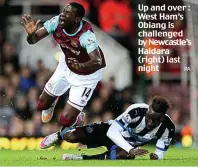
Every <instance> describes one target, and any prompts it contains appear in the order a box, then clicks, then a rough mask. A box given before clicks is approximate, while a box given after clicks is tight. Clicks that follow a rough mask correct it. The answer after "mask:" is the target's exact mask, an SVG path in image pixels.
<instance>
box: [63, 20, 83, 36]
mask: <svg viewBox="0 0 198 167" xmlns="http://www.w3.org/2000/svg"><path fill="white" fill-rule="evenodd" d="M82 26H83V22H82V21H81V22H80V26H79V28H78V30H77V31H76V32H75V33H73V34H68V33H67V32H66V31H65V30H64V29H63V32H64V33H65V34H66V35H68V36H70V37H73V36H75V35H76V34H77V33H78V32H79V31H80V30H81V28H82Z"/></svg>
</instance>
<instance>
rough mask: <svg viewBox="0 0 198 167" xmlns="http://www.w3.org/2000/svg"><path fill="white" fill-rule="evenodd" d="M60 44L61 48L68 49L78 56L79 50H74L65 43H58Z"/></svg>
mask: <svg viewBox="0 0 198 167" xmlns="http://www.w3.org/2000/svg"><path fill="white" fill-rule="evenodd" d="M60 46H61V47H62V48H65V49H68V50H69V51H70V52H71V53H73V54H74V55H76V56H78V55H79V54H80V51H77V50H74V49H72V48H71V47H69V46H67V45H65V44H60Z"/></svg>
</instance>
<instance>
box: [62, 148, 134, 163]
mask: <svg viewBox="0 0 198 167" xmlns="http://www.w3.org/2000/svg"><path fill="white" fill-rule="evenodd" d="M128 159H135V157H131V156H130V154H129V153H127V152H126V151H124V150H123V149H121V148H119V147H116V148H113V149H112V150H109V151H106V152H104V153H101V154H96V155H77V154H63V155H62V160H128Z"/></svg>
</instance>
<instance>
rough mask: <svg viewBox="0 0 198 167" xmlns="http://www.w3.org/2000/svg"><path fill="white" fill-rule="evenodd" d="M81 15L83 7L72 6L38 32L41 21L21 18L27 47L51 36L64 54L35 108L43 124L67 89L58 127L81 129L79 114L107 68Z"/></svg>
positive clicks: (88, 25)
mask: <svg viewBox="0 0 198 167" xmlns="http://www.w3.org/2000/svg"><path fill="white" fill-rule="evenodd" d="M84 15H85V9H84V7H83V6H82V5H81V4H79V3H76V2H72V3H69V4H68V5H66V6H65V7H64V10H63V12H62V13H61V14H60V15H58V16H55V17H53V18H52V19H50V20H48V21H46V22H45V23H44V26H43V27H41V28H40V29H39V28H38V27H39V26H38V25H39V23H40V20H38V21H34V20H33V19H32V18H31V16H29V15H24V16H23V17H22V22H21V23H22V25H23V26H24V28H25V30H26V32H27V34H28V36H27V42H28V43H29V44H35V43H37V42H38V41H40V40H41V39H43V38H45V37H46V36H48V35H49V34H52V35H53V37H54V39H55V40H56V42H57V43H58V44H59V45H60V48H61V49H62V51H63V54H62V56H61V57H60V59H59V64H58V66H57V68H56V71H55V72H54V74H53V75H52V77H51V78H50V79H49V81H48V82H47V83H46V85H45V88H44V91H43V92H42V94H41V95H40V97H39V100H38V107H37V108H38V110H40V111H42V121H43V122H44V123H47V122H49V121H50V120H51V119H52V116H53V112H54V108H55V105H56V103H57V101H58V99H59V96H61V95H63V94H64V93H65V92H66V91H67V90H68V89H69V88H70V92H69V99H68V101H67V103H66V105H65V107H64V110H63V112H62V113H61V114H60V118H59V123H60V125H62V126H63V127H70V126H76V125H81V124H82V122H83V121H84V116H85V115H84V112H82V110H83V108H84V107H85V106H86V104H87V102H88V101H89V99H90V98H91V96H92V94H93V91H94V89H95V87H96V85H97V83H98V82H99V81H100V80H101V79H102V71H103V68H104V67H105V66H106V64H105V59H104V55H103V52H102V50H101V49H100V47H99V46H98V44H97V41H96V37H95V35H94V32H93V30H92V27H91V25H90V24H89V23H88V22H87V21H85V20H83V17H84ZM45 142H48V140H47V138H45V139H44V140H43V141H42V142H41V145H40V146H41V148H46V144H45Z"/></svg>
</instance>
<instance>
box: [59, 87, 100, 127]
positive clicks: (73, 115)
mask: <svg viewBox="0 0 198 167" xmlns="http://www.w3.org/2000/svg"><path fill="white" fill-rule="evenodd" d="M90 87H91V88H87V87H83V86H72V87H71V89H70V92H69V100H68V102H67V104H66V105H65V108H64V110H63V112H62V113H61V114H60V118H59V121H60V124H61V125H62V126H64V127H69V126H79V125H80V123H81V124H82V121H84V120H82V117H81V118H79V117H78V116H79V113H80V112H81V111H82V110H83V109H84V107H85V106H86V105H87V102H88V101H89V100H90V98H91V96H92V94H93V91H94V89H95V87H96V84H92V85H90Z"/></svg>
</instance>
